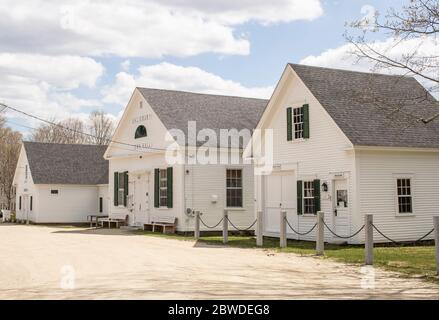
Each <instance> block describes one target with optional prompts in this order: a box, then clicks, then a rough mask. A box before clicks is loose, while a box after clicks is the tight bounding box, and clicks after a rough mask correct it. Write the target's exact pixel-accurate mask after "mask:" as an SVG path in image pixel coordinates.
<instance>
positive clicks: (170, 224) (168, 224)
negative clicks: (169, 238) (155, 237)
mask: <svg viewBox="0 0 439 320" xmlns="http://www.w3.org/2000/svg"><path fill="white" fill-rule="evenodd" d="M177 221H178V219H177V218H175V217H169V216H157V217H153V218H152V219H151V223H145V224H144V225H143V230H144V231H152V232H155V231H156V229H161V230H162V232H163V233H175V231H177Z"/></svg>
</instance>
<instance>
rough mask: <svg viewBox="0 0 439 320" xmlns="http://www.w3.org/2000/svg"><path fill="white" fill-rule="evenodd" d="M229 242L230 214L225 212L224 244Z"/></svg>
mask: <svg viewBox="0 0 439 320" xmlns="http://www.w3.org/2000/svg"><path fill="white" fill-rule="evenodd" d="M228 242H229V214H228V213H227V210H224V219H223V243H224V244H227V243H228Z"/></svg>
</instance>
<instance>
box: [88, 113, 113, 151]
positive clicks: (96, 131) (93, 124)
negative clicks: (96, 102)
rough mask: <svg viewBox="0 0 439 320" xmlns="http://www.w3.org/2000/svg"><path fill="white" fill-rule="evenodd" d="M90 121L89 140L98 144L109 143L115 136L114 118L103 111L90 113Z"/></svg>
mask: <svg viewBox="0 0 439 320" xmlns="http://www.w3.org/2000/svg"><path fill="white" fill-rule="evenodd" d="M89 121H90V124H89V126H88V133H89V134H90V136H89V142H90V143H91V144H97V145H106V144H108V143H109V141H110V140H111V137H112V136H113V131H114V123H113V120H112V119H111V118H110V117H109V116H108V115H106V114H105V113H104V112H102V111H93V112H92V113H91V114H90V118H89Z"/></svg>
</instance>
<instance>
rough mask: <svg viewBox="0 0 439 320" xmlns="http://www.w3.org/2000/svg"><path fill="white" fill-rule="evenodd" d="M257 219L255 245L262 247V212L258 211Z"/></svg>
mask: <svg viewBox="0 0 439 320" xmlns="http://www.w3.org/2000/svg"><path fill="white" fill-rule="evenodd" d="M257 219H258V222H257V229H256V245H257V246H258V247H262V245H263V242H264V238H263V235H262V232H263V224H262V219H263V212H262V211H258V216H257Z"/></svg>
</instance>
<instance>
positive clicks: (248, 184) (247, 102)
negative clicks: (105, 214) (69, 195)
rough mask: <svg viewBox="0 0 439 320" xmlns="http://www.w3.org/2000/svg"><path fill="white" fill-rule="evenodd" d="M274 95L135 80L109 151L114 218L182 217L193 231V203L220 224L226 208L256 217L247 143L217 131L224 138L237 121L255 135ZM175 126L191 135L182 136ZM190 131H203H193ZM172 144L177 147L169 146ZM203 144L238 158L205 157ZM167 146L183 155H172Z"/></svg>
mask: <svg viewBox="0 0 439 320" xmlns="http://www.w3.org/2000/svg"><path fill="white" fill-rule="evenodd" d="M267 102H268V101H266V100H260V99H251V98H240V97H229V96H218V95H208V94H197V93H189V92H179V91H171V90H158V89H146V88H136V89H135V90H134V93H133V94H132V97H131V99H130V101H129V103H128V105H127V107H126V109H125V111H124V114H123V116H122V118H121V120H120V122H119V124H118V126H117V128H116V131H115V134H114V136H113V139H112V142H111V143H110V145H109V147H108V150H107V151H106V153H105V158H106V159H108V160H109V163H110V169H109V172H110V176H109V195H110V197H111V205H110V210H109V212H110V218H111V219H126V217H127V216H128V223H129V225H131V226H137V227H143V226H144V224H145V223H151V222H156V221H160V220H163V219H165V220H166V219H168V220H169V221H175V218H176V219H177V231H179V232H187V231H193V230H194V211H200V212H202V214H203V215H202V219H203V221H204V222H205V223H206V225H208V226H214V225H215V224H217V222H218V221H219V220H220V219H221V218H222V217H223V212H224V210H225V209H227V210H228V211H229V217H230V220H231V221H232V222H233V224H234V225H235V226H237V227H240V228H242V227H248V226H249V225H251V223H252V222H253V221H254V219H255V218H254V217H255V215H254V212H255V211H254V210H255V206H254V203H255V198H254V175H253V166H252V164H251V163H250V164H244V163H242V157H241V156H242V149H243V148H242V147H243V143H241V144H239V145H234V146H231V147H229V145H228V144H227V143H223V142H221V141H218V140H217V139H215V137H212V136H211V135H212V134H214V135H217V136H218V138H219V136H220V134H221V133H220V130H222V129H227V130H228V129H236V130H237V132H240V131H241V130H248V131H249V132H250V136H251V131H250V130H252V129H254V127H255V126H256V124H257V122H258V120H259V118H260V116H261V115H262V112H263V110H264V108H265V107H266V104H267ZM195 127H196V128H195ZM192 129H193V130H192ZM206 129H207V130H206ZM172 132H174V133H175V132H177V133H180V134H183V135H184V137H183V138H182V139H177V138H175V136H174V135H173V134H171V133H172ZM190 132H195V133H196V136H197V138H195V137H193V138H190ZM168 134H170V135H169V136H168ZM209 135H210V136H209ZM233 135H234V134H232V136H233ZM235 136H236V135H235ZM170 146H172V149H173V150H174V151H173V152H170V153H167V150H168V148H169V147H170ZM203 150H204V151H206V150H208V152H209V154H212V155H213V154H217V155H218V161H220V160H219V158H220V157H221V156H225V157H230V158H231V157H232V156H234V157H235V158H237V159H238V163H235V162H233V161H232V160H230V161H228V160H227V159H228V158H226V161H225V162H220V163H218V162H215V161H209V162H208V163H204V162H203V161H199V160H200V159H199V158H198V156H197V155H198V153H199V152H204V151H203ZM167 154H170V155H171V156H177V157H178V156H182V157H183V158H184V161H180V162H172V161H169V159H167ZM221 228H222V225H221V224H220V225H218V226H217V227H216V228H213V229H207V228H206V227H205V226H204V225H202V226H201V230H221Z"/></svg>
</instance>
